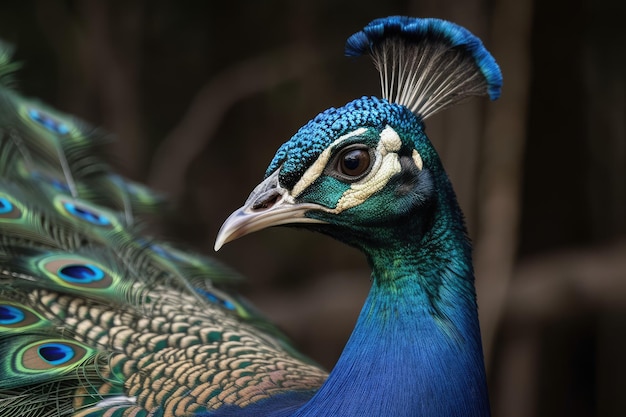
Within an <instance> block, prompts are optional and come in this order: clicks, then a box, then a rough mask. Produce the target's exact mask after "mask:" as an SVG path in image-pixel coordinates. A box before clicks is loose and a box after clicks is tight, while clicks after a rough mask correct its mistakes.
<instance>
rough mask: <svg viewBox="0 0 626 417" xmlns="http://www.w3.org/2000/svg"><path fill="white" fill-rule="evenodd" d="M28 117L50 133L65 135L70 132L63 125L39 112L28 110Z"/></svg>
mask: <svg viewBox="0 0 626 417" xmlns="http://www.w3.org/2000/svg"><path fill="white" fill-rule="evenodd" d="M28 116H29V117H30V118H31V119H32V120H33V121H35V122H37V123H39V124H40V125H41V126H43V127H45V128H46V129H48V130H49V131H51V132H52V133H56V134H59V135H67V134H68V133H69V132H70V128H69V127H68V126H67V125H66V124H65V123H62V122H60V121H58V120H56V119H54V118H53V117H52V116H49V115H47V114H45V113H43V112H41V111H39V110H36V109H32V108H31V109H28Z"/></svg>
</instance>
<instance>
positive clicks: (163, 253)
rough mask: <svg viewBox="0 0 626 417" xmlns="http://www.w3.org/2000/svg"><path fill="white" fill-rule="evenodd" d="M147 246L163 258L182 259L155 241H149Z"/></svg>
mask: <svg viewBox="0 0 626 417" xmlns="http://www.w3.org/2000/svg"><path fill="white" fill-rule="evenodd" d="M149 246H150V249H152V250H153V251H154V253H156V254H157V255H159V256H161V257H163V258H165V259H168V260H170V261H182V260H183V259H182V258H181V257H180V256H177V255H176V254H174V253H172V252H170V251H168V250H167V249H165V248H164V247H163V246H161V245H157V244H156V243H151V244H150V245H149Z"/></svg>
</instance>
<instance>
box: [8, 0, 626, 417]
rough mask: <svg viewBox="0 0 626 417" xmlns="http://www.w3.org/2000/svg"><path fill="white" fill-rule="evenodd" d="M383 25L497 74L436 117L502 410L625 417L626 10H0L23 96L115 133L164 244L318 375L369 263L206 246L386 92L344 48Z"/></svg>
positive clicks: (575, 0) (324, 243) (298, 243)
mask: <svg viewBox="0 0 626 417" xmlns="http://www.w3.org/2000/svg"><path fill="white" fill-rule="evenodd" d="M391 14H406V15H413V16H432V17H440V18H445V19H449V20H453V21H455V22H457V23H460V24H462V25H464V26H466V27H468V28H469V29H471V30H472V31H473V32H474V33H476V34H477V35H479V36H480V37H481V38H482V39H483V40H484V43H485V44H486V45H487V46H488V47H489V49H490V50H491V51H492V53H493V54H494V55H495V57H496V59H497V60H498V62H499V63H500V65H501V67H502V70H503V73H504V80H505V81H504V89H503V95H502V98H501V99H500V100H499V101H498V102H495V103H489V102H487V100H474V101H472V102H470V103H467V104H465V105H463V106H459V107H457V108H454V109H450V110H447V111H445V112H444V113H442V114H440V115H437V116H435V117H433V118H432V120H429V121H428V134H429V136H430V137H431V139H432V141H433V142H434V143H435V144H436V146H437V148H438V150H439V152H440V154H441V156H442V159H443V161H444V164H445V165H446V167H447V169H448V172H449V174H450V176H451V178H452V181H453V183H454V184H455V188H456V190H457V193H458V196H459V200H460V202H461V205H462V207H463V209H464V211H465V213H466V217H467V223H468V228H469V232H470V235H471V238H472V239H473V241H474V243H475V267H476V276H477V288H478V294H479V295H478V296H479V304H480V315H481V321H482V328H483V339H484V345H485V351H486V356H487V361H488V372H489V380H490V390H491V394H492V395H491V396H492V404H493V410H494V414H495V415H496V416H502V417H518V416H519V417H530V416H547V415H550V416H552V417H558V416H568V417H577V416H580V417H582V416H585V417H587V416H623V415H624V414H625V413H626V411H625V410H626V395H624V390H625V389H626V380H625V379H626V121H625V115H626V76H625V74H626V28H625V26H624V21H625V19H626V2H624V1H623V0H572V1H565V0H537V1H532V0H489V1H487V0H483V1H480V0H440V1H437V0H421V1H409V0H386V1H372V0H350V1H331V0H316V1H312V0H307V1H286V0H282V1H279V0H270V1H255V0H232V1H228V2H219V3H218V2H208V1H196V2H193V1H173V0H132V1H122V0H117V1H108V2H105V1H50V0H22V1H19V2H18V1H3V2H1V3H0V38H2V39H4V40H5V41H8V42H10V43H12V44H13V45H14V46H15V47H16V54H15V56H16V58H17V59H18V60H19V61H21V62H23V68H22V70H21V71H20V72H19V74H18V77H17V78H18V87H19V88H20V90H21V91H22V92H24V93H25V94H27V95H30V96H36V97H40V98H41V99H42V100H43V101H45V102H47V103H49V104H51V105H53V106H55V107H57V108H59V109H61V110H63V111H65V112H69V113H73V114H75V115H78V116H79V117H81V118H83V119H85V120H87V121H89V122H91V123H92V124H94V125H99V126H103V127H104V128H106V129H107V130H108V131H110V132H112V135H113V136H114V137H115V141H114V142H112V144H111V145H110V146H109V147H108V149H107V152H108V154H109V158H110V160H111V162H112V164H114V165H115V166H116V167H117V168H118V169H119V171H121V172H122V173H124V174H125V175H127V176H129V177H130V178H133V179H135V180H139V181H142V182H146V183H148V184H149V185H150V186H152V187H154V188H156V189H158V190H161V191H163V192H164V193H166V194H168V195H169V196H170V199H171V201H172V204H171V211H169V212H168V213H167V214H166V215H165V216H164V217H163V219H162V220H161V221H160V222H159V223H158V225H157V226H154V225H153V226H152V227H154V230H155V233H158V234H160V235H162V236H165V237H167V238H168V239H171V240H173V241H176V242H180V243H184V244H186V245H188V246H189V247H192V248H194V249H196V250H198V251H201V252H203V253H206V254H209V255H211V256H216V257H217V258H219V259H221V260H223V261H224V262H225V263H227V264H229V265H231V266H232V267H234V268H235V269H236V270H238V271H239V272H241V273H242V274H243V275H245V276H246V277H247V278H248V280H247V281H246V283H245V284H243V285H242V287H241V291H243V292H244V293H245V294H246V295H247V296H248V298H250V299H251V300H252V301H253V302H254V303H255V304H256V305H257V306H258V307H259V308H260V309H261V310H262V311H263V312H265V314H267V315H268V316H269V317H270V318H271V319H272V320H274V321H275V322H277V323H279V325H280V326H281V327H282V328H283V329H285V331H286V332H287V333H288V334H289V335H290V336H291V337H292V338H293V340H294V343H295V344H296V345H297V346H298V347H299V348H300V349H301V350H303V351H305V352H306V353H308V354H309V355H310V356H311V357H313V358H314V359H315V360H317V361H318V362H320V363H321V364H323V365H324V366H325V367H327V368H331V367H332V366H333V364H334V361H335V360H336V359H337V357H338V355H339V353H340V352H341V349H342V347H343V344H344V343H345V341H346V340H347V337H348V335H349V333H350V331H351V329H352V326H353V324H354V321H355V319H356V316H357V314H358V311H359V308H360V305H361V303H362V301H363V299H364V298H365V296H366V293H367V290H368V285H369V271H368V267H367V265H366V262H365V260H364V259H363V258H362V257H361V256H360V254H359V253H357V252H356V251H354V250H352V249H350V248H346V247H344V246H342V245H340V244H338V243H336V242H333V241H330V240H329V239H328V238H326V237H323V236H317V235H314V234H310V233H301V232H297V231H294V230H281V229H273V230H268V231H264V232H262V233H258V234H256V235H252V236H249V237H246V238H244V239H242V240H240V241H237V242H233V243H232V244H228V245H227V246H226V247H225V248H223V249H222V250H221V251H220V252H219V253H218V254H216V255H213V250H212V247H213V241H214V238H215V235H216V233H217V230H218V229H219V226H220V225H221V222H222V221H223V220H224V219H225V218H226V217H227V215H228V214H229V213H230V212H231V211H233V210H234V209H235V208H237V207H239V206H240V205H241V204H242V203H243V201H244V199H245V198H246V197H247V195H248V193H249V192H250V190H251V189H252V188H253V187H254V185H255V184H256V183H258V182H259V181H260V180H261V178H262V175H263V172H264V170H265V168H266V166H267V164H268V163H269V161H270V159H271V158H272V156H273V154H274V152H275V150H276V149H277V147H278V146H279V145H280V144H281V143H282V142H284V141H285V140H287V139H288V138H289V137H290V136H291V135H292V134H293V133H294V132H295V131H296V130H297V129H298V128H299V127H300V126H301V125H302V124H304V123H305V122H306V121H308V120H309V119H310V118H311V117H313V116H314V115H315V114H317V113H318V112H320V111H322V110H324V109H326V108H327V107H330V106H341V105H343V104H345V103H346V102H347V101H349V100H351V99H353V98H355V97H359V96H361V95H369V94H373V95H376V94H378V90H379V86H378V78H377V74H376V71H375V70H374V68H373V66H372V65H371V63H370V62H369V61H368V59H365V58H362V59H346V58H344V57H343V44H344V41H345V39H346V38H347V37H348V36H349V35H350V34H352V33H353V32H355V31H358V30H359V29H360V28H361V27H362V26H363V25H364V24H366V23H367V22H369V21H370V20H372V19H374V18H376V17H380V16H385V15H391Z"/></svg>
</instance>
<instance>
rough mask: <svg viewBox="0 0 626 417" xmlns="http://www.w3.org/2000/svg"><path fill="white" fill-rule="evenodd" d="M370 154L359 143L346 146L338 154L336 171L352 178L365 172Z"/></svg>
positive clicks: (368, 165)
mask: <svg viewBox="0 0 626 417" xmlns="http://www.w3.org/2000/svg"><path fill="white" fill-rule="evenodd" d="M371 160H372V158H371V156H370V153H369V151H368V150H367V148H364V147H362V146H360V145H357V146H356V147H354V146H352V147H348V148H346V149H344V151H343V152H342V153H341V154H339V158H338V163H337V171H338V173H339V174H341V175H342V176H345V177H346V179H351V180H354V179H356V178H359V177H361V176H362V175H364V174H366V173H367V172H368V171H369V169H370V167H371Z"/></svg>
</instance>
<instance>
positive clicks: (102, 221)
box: [63, 201, 111, 226]
mask: <svg viewBox="0 0 626 417" xmlns="http://www.w3.org/2000/svg"><path fill="white" fill-rule="evenodd" d="M63 207H64V208H65V210H67V212H68V213H70V214H72V215H74V216H76V217H78V218H79V219H82V220H85V221H88V222H89V223H91V224H95V225H96V226H108V225H110V224H111V221H110V220H109V219H108V218H107V217H106V216H103V215H101V214H98V213H96V212H93V211H91V210H89V209H87V208H85V207H82V206H78V205H76V204H74V203H71V202H69V201H64V202H63Z"/></svg>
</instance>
